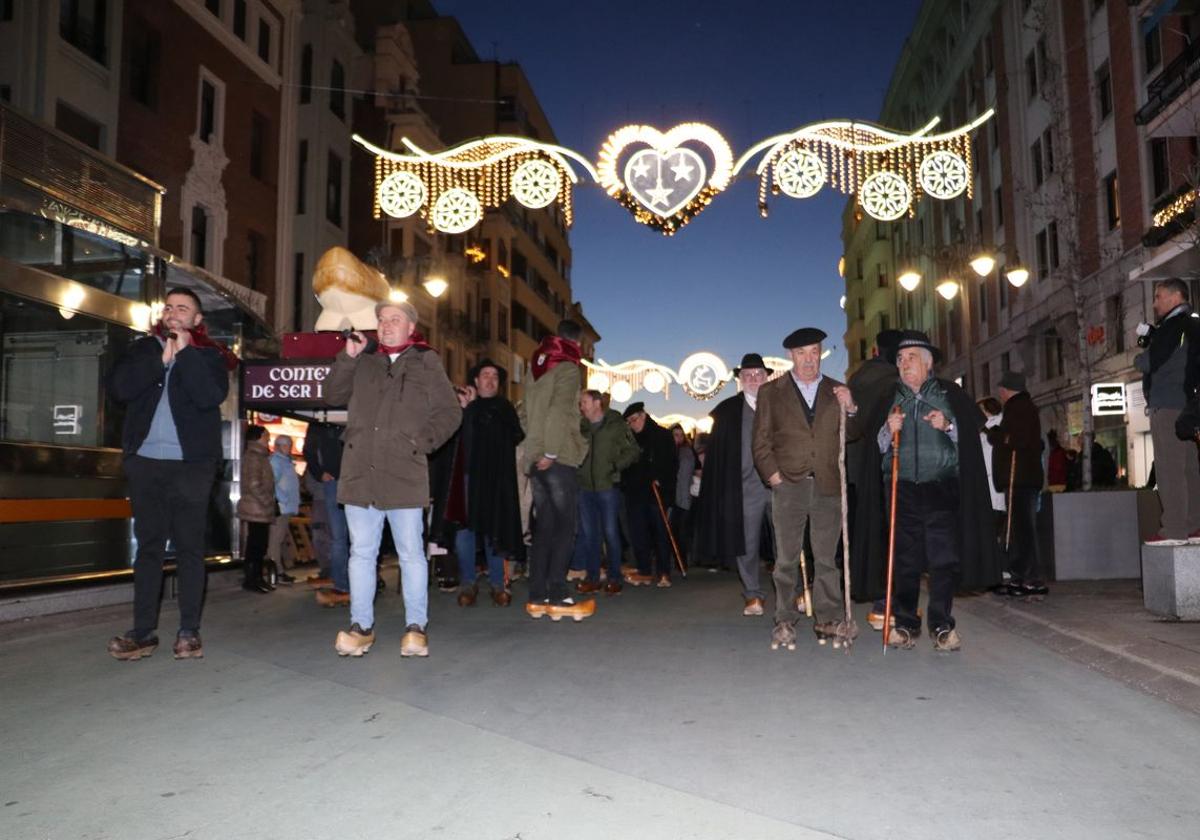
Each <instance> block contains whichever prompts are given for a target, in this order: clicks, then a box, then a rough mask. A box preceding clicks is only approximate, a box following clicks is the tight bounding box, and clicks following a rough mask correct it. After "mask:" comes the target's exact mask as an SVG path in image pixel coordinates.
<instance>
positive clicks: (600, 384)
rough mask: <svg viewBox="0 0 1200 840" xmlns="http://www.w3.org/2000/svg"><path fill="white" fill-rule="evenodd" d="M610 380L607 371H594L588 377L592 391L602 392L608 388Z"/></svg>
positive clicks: (588, 383)
mask: <svg viewBox="0 0 1200 840" xmlns="http://www.w3.org/2000/svg"><path fill="white" fill-rule="evenodd" d="M610 384H611V383H610V381H609V378H608V374H607V373H593V374H592V375H591V376H589V377H588V381H587V386H588V388H589V389H590V390H592V391H600V392H601V393H603V392H605V391H607V390H608V386H609V385H610Z"/></svg>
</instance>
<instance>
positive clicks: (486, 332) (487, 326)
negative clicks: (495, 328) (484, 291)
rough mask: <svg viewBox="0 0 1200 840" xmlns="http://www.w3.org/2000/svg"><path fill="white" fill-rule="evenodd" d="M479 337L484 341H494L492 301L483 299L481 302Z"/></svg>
mask: <svg viewBox="0 0 1200 840" xmlns="http://www.w3.org/2000/svg"><path fill="white" fill-rule="evenodd" d="M479 337H480V338H481V339H483V340H484V341H491V340H492V299H491V298H482V299H481V300H480V301H479Z"/></svg>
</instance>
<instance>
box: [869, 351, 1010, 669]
mask: <svg viewBox="0 0 1200 840" xmlns="http://www.w3.org/2000/svg"><path fill="white" fill-rule="evenodd" d="M940 356H941V354H940V353H939V352H938V349H937V348H936V347H934V346H933V344H931V343H930V341H929V338H928V336H926V335H925V334H924V333H922V332H918V331H916V330H905V331H904V333H903V335H902V336H901V338H900V340H899V342H898V344H897V355H896V366H897V367H898V368H899V371H900V381H899V382H898V383H897V384H896V387H895V389H894V391H893V393H892V396H891V398H890V399H887V400H884V401H882V402H881V403H880V404H879V405H878V406H877V408H876V410H875V412H874V413H873V415H872V416H870V417H866V418H864V424H865V425H864V430H865V431H866V433H867V434H869V435H870V437H871V439H873V440H874V441H875V443H876V445H875V446H872V447H870V448H868V450H867V451H866V453H864V454H865V455H866V461H867V463H866V464H865V465H864V472H863V475H864V478H865V476H866V475H867V471H868V470H870V471H872V472H873V473H874V480H872V481H866V480H864V481H863V482H862V483H861V484H860V489H861V490H862V492H863V497H862V499H861V501H862V504H863V512H864V514H865V515H863V516H862V517H860V520H859V527H858V528H857V532H858V533H857V535H856V544H857V546H858V547H859V550H858V551H857V552H856V554H855V557H856V562H867V563H873V561H874V560H875V558H881V557H887V559H888V567H889V568H888V569H887V572H888V574H887V575H886V578H893V577H894V587H895V588H894V602H893V603H892V604H890V605H889V609H888V612H891V613H893V614H894V617H895V626H894V627H891V628H890V630H889V629H888V624H887V623H885V625H884V632H885V633H886V634H887V636H886V639H887V644H888V645H890V646H891V647H897V648H904V649H910V648H912V647H913V646H914V645H915V644H916V638H917V637H918V636H919V635H920V633H921V620H920V616H919V615H918V613H917V602H918V599H919V597H920V594H921V574H922V572H925V571H928V572H929V603H928V607H927V609H926V616H927V623H928V626H929V632H930V635H931V637H932V639H933V646H934V649H935V650H938V651H946V652H948V651H955V650H958V649H959V648H960V647H961V645H962V640H961V638H960V637H959V634H958V631H957V630H956V629H955V621H954V616H953V603H954V593H955V592H956V591H958V590H960V589H979V588H984V587H986V586H988V585H991V584H993V583H995V582H997V581H998V580H999V579H1000V568H999V557H998V555H997V552H996V545H995V541H994V538H993V536H992V535H993V533H994V530H993V528H992V512H991V501H990V497H989V496H988V489H987V472H986V470H985V468H984V463H983V451H982V449H981V447H980V441H979V428H980V425H981V420H980V417H979V411H978V409H977V408H976V407H975V403H974V401H973V400H972V399H971V397H970V396H969V395H968V394H967V392H966V391H964V390H963V389H962V388H960V387H959V386H958V385H956V384H955V383H953V382H950V381H948V380H945V379H939V378H937V377H935V376H934V375H933V366H934V364H935V363H936V362H937V361H938V359H939V358H940ZM893 487H894V488H895V493H894V495H893V493H892V489H891V488H893ZM887 510H890V511H891V512H892V515H891V516H890V517H887V518H885V517H884V511H887ZM889 519H890V521H888V520H889ZM889 543H891V544H892V545H893V546H894V552H890V551H884V550H880V547H881V546H887V545H888V544H889ZM868 546H870V547H873V548H874V549H875V550H869V549H868ZM860 571H861V570H860ZM884 572H885V569H884V568H882V564H880V563H878V562H874V563H873V565H872V567H871V568H869V569H867V570H866V571H865V573H863V574H861V575H860V576H859V578H858V579H861V580H864V581H866V582H867V583H868V585H871V586H872V587H873V591H870V592H857V593H855V597H857V598H859V599H862V598H875V597H879V596H880V595H884V594H886V595H887V597H888V599H889V600H892V596H893V592H892V591H891V590H890V587H887V586H886V585H885V582H884V581H885V574H884Z"/></svg>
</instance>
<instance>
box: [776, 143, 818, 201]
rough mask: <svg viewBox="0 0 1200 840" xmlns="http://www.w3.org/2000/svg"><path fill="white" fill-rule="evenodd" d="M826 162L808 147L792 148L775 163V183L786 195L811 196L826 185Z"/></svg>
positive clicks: (796, 196)
mask: <svg viewBox="0 0 1200 840" xmlns="http://www.w3.org/2000/svg"><path fill="white" fill-rule="evenodd" d="M825 177H826V173H825V163H824V161H822V160H821V158H820V157H818V156H817V155H816V154H814V153H813V152H810V151H809V150H808V149H792V150H791V151H787V152H784V153H783V154H782V155H780V156H779V160H778V162H777V163H776V164H775V183H777V184H778V185H779V189H780V190H781V191H782V192H783V194H784V195H786V196H790V197H791V198H809V197H811V196H814V195H816V194H817V193H818V192H820V191H821V187H823V186H824V185H825Z"/></svg>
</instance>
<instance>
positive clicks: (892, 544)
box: [883, 406, 902, 656]
mask: <svg viewBox="0 0 1200 840" xmlns="http://www.w3.org/2000/svg"><path fill="white" fill-rule="evenodd" d="M901 413H902V412H901V411H900V406H896V407H895V408H893V409H892V414H901ZM899 479H900V430H899V429H896V430H895V431H894V432H892V502H891V505H890V507H891V512H890V513H889V515H888V567H887V591H886V592H885V593H884V601H883V653H884V655H885V656H886V655H887V649H888V636H890V635H891V632H892V573H893V571H894V570H895V567H896V484H897V482H898V481H899Z"/></svg>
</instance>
